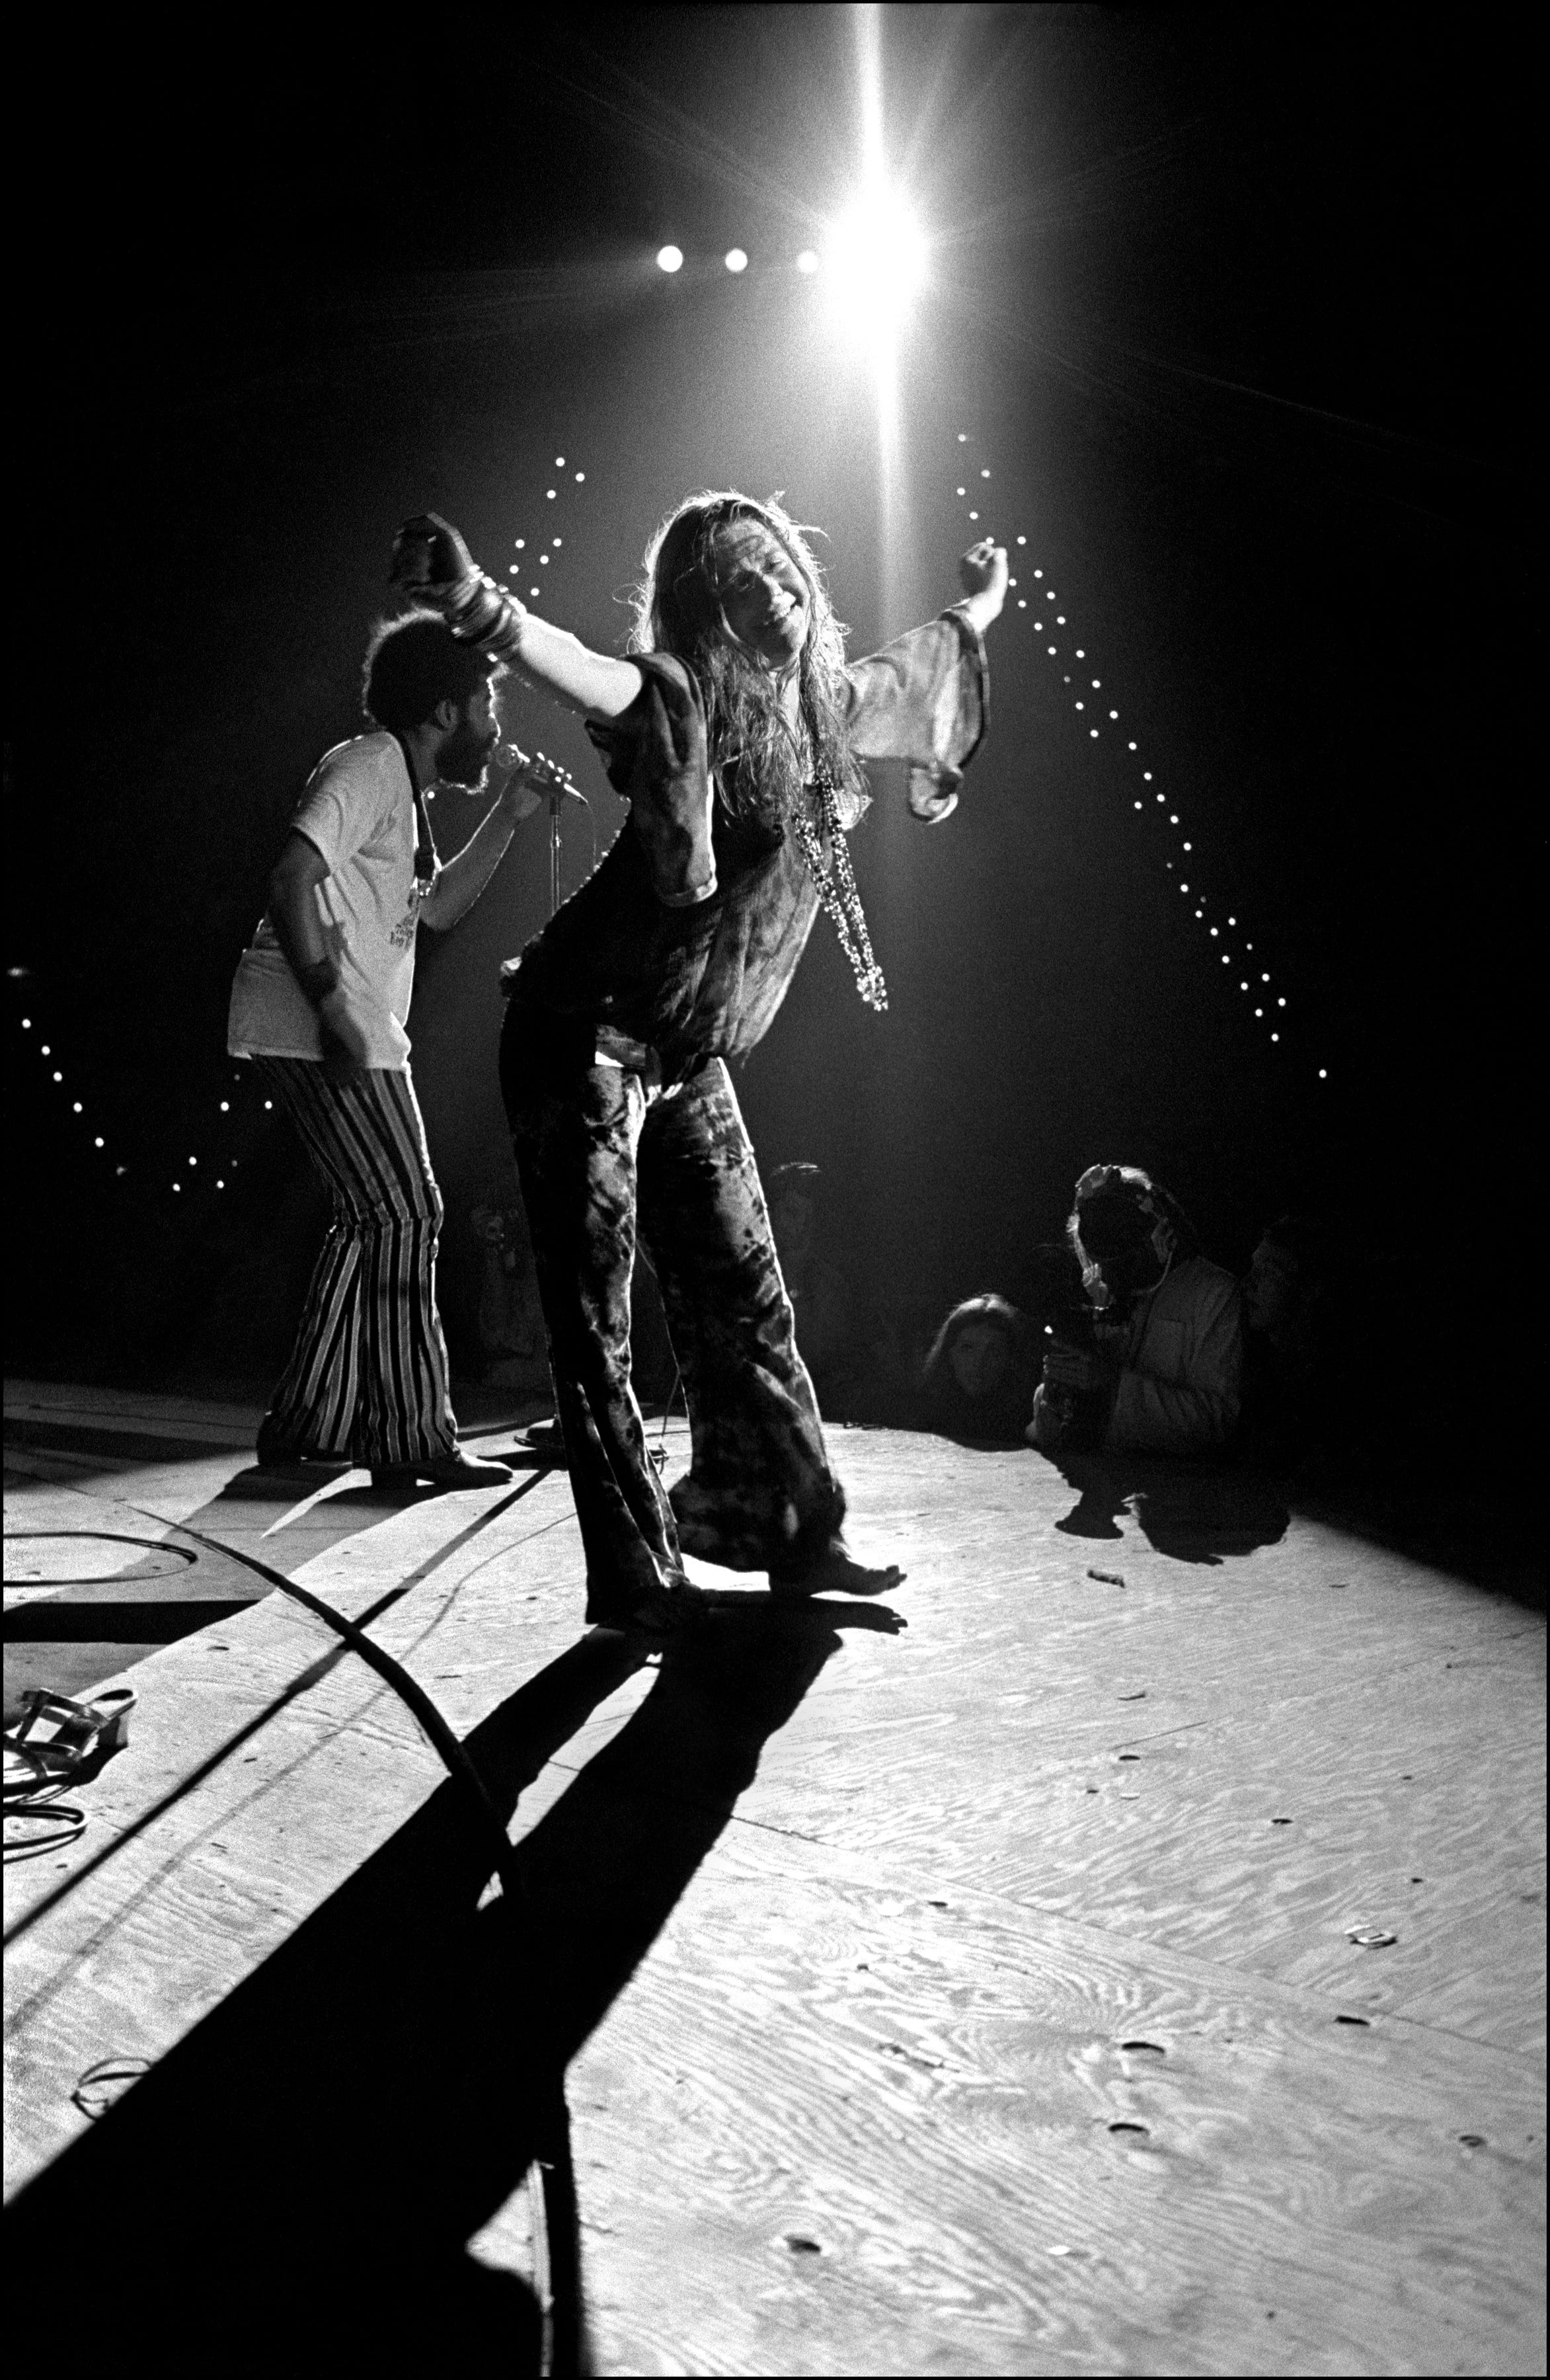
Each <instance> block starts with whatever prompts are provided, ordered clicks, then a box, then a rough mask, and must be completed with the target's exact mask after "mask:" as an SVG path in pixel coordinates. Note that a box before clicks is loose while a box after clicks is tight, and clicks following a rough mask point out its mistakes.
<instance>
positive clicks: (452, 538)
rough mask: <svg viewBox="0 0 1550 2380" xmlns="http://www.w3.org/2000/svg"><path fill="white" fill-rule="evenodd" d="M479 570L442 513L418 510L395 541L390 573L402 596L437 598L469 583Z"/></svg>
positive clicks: (407, 521)
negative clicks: (447, 591)
mask: <svg viewBox="0 0 1550 2380" xmlns="http://www.w3.org/2000/svg"><path fill="white" fill-rule="evenodd" d="M476 569H477V565H476V564H475V561H474V557H473V555H472V554H471V553H469V551H468V549H467V547H466V545H465V544H464V542H463V540H462V539H461V538H460V537H459V535H458V533H457V531H456V530H455V529H454V527H453V525H452V523H451V521H444V520H443V519H442V516H441V515H440V513H417V514H416V515H415V517H414V519H413V520H406V522H405V524H404V526H403V528H401V529H400V530H399V532H398V534H397V536H396V537H395V538H394V540H393V561H392V564H391V565H390V568H389V574H388V575H389V577H390V578H391V579H392V581H393V584H394V587H396V588H397V589H398V590H399V593H400V594H402V595H419V596H422V597H429V598H430V599H431V600H434V598H435V597H436V595H437V594H439V593H440V592H442V590H444V589H450V588H454V587H458V586H463V585H466V582H467V581H468V580H469V579H470V578H472V577H475V576H476Z"/></svg>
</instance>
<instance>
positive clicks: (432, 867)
mask: <svg viewBox="0 0 1550 2380" xmlns="http://www.w3.org/2000/svg"><path fill="white" fill-rule="evenodd" d="M503 674H504V671H503V667H502V665H501V664H500V663H499V662H494V661H491V660H490V658H489V657H488V656H486V655H485V654H483V653H480V652H478V651H477V650H473V649H472V648H471V647H470V646H469V645H467V644H466V643H464V642H460V641H459V640H458V639H457V638H455V637H454V636H453V635H452V634H451V632H450V630H449V629H448V628H447V627H446V625H444V624H443V622H442V620H441V619H440V618H439V617H438V616H437V614H435V613H431V612H427V611H424V610H416V611H413V612H411V613H408V614H407V615H406V616H405V617H403V618H400V619H396V620H393V621H390V622H386V623H384V624H382V625H380V626H379V627H378V628H377V629H376V630H375V632H374V633H373V635H372V637H371V641H370V644H369V648H368V650H367V655H366V666H365V671H364V674H363V694H364V707H365V710H366V715H367V718H368V720H369V722H370V725H371V731H372V732H371V733H369V734H368V735H357V736H354V737H352V738H351V739H350V741H349V742H347V743H345V744H336V745H335V746H334V747H333V750H332V751H330V752H326V753H325V754H324V755H323V758H322V759H321V760H320V761H319V763H318V765H317V768H316V769H315V770H314V771H313V772H312V776H311V779H310V781H309V784H308V787H307V790H306V793H305V794H304V795H303V796H302V800H301V805H300V807H299V808H298V809H297V812H296V815H295V817H294V818H293V820H292V821H291V831H290V833H289V834H288V835H287V837H286V839H285V847H284V849H283V850H282V852H281V854H280V857H279V860H278V862H277V864H276V866H275V868H274V871H273V873H272V876H271V877H270V880H269V907H268V910H267V912H266V914H265V916H264V917H263V919H262V921H261V922H260V926H259V929H258V932H257V933H256V934H255V935H254V937H253V941H252V943H251V945H250V946H249V948H248V951H247V952H246V953H244V956H243V959H242V963H241V965H239V966H238V968H237V971H236V981H235V982H234V984H233V986H232V997H231V1011H230V1016H229V1020H228V1028H227V1038H226V1046H227V1048H228V1049H229V1050H230V1051H231V1053H232V1055H233V1056H234V1057H236V1058H249V1059H251V1060H252V1062H253V1063H254V1065H255V1066H256V1067H257V1069H258V1071H259V1074H260V1076H261V1078H262V1080H263V1083H264V1086H265V1088H266V1089H268V1090H271V1091H272V1093H273V1096H274V1099H275V1100H276V1101H277V1103H278V1104H279V1105H280V1106H281V1107H283V1108H284V1109H285V1111H286V1112H287V1114H288V1115H289V1116H290V1117H291V1120H292V1122H293V1123H295V1125H296V1127H297V1131H298V1132H299V1134H300V1135H301V1139H302V1143H303V1146H304V1147H305V1148H306V1150H307V1154H308V1156H309V1159H310V1160H311V1162H312V1165H313V1167H314V1169H315V1171H316V1172H318V1174H319V1175H320V1176H321V1180H322V1181H323V1183H324V1184H326V1186H327V1188H328V1192H329V1195H330V1197H331V1198H332V1200H333V1224H332V1226H331V1228H330V1230H329V1233H328V1237H327V1239H326V1240H325V1242H324V1244H323V1250H322V1254H321V1257H319V1259H318V1264H317V1268H316V1269H315V1271H314V1272H313V1275H312V1280H311V1283H310V1286H309V1290H308V1293H307V1304H306V1307H305V1309H304V1311H303V1314H302V1318H301V1323H300V1327H299V1329H298V1330H297V1341H296V1345H295V1348H294V1349H293V1351H292V1354H291V1359H290V1362H289V1363H288V1364H287V1365H286V1366H285V1371H284V1373H283V1374H282V1376H281V1378H280V1382H279V1385H278V1387H277V1388H276V1389H275V1390H274V1394H273V1398H272V1403H271V1405H270V1409H269V1412H268V1413H267V1414H266V1415H265V1416H264V1419H263V1422H262V1424H261V1425H260V1430H259V1440H258V1454H259V1461H260V1463H261V1464H263V1465H264V1466H265V1467H273V1466H277V1465H285V1464H292V1463H305V1462H306V1461H308V1460H309V1459H310V1460H313V1461H323V1462H328V1461H331V1460H332V1461H334V1462H343V1461H348V1462H353V1463H360V1464H363V1465H369V1468H370V1471H371V1475H372V1480H373V1483H374V1484H375V1485H377V1486H381V1487H406V1488H407V1487H413V1486H414V1485H415V1484H416V1483H417V1482H418V1481H420V1480H429V1481H430V1482H431V1483H432V1484H433V1485H435V1486H436V1487H439V1488H479V1487H488V1486H491V1485H494V1484H497V1483H499V1482H500V1481H502V1480H504V1479H509V1478H510V1476H511V1473H510V1472H509V1470H508V1469H507V1468H506V1466H505V1465H504V1464H503V1463H490V1462H481V1461H479V1460H478V1459H477V1458H475V1457H473V1456H471V1455H469V1454H466V1453H465V1452H464V1451H462V1450H461V1449H460V1448H459V1446H458V1443H457V1424H456V1422H455V1420H454V1416H453V1410H452V1403H451V1400H450V1397H449V1394H448V1388H447V1351H446V1344H445V1342H444V1341H443V1339H442V1325H441V1319H440V1317H439V1316H438V1314H437V1311H436V1285H435V1274H436V1244H437V1238H438V1234H439V1233H440V1230H441V1224H442V1198H441V1193H440V1192H439V1191H438V1189H437V1187H436V1181H435V1176H434V1175H433V1174H432V1172H431V1170H430V1153H429V1151H428V1149H427V1147H426V1140H425V1126H424V1124H423V1123H422V1122H421V1120H420V1111H419V1107H418V1102H417V1100H416V1099H415V1091H414V1084H413V1082H412V1081H411V1079H410V1075H409V1037H408V1034H407V1033H406V1031H405V1025H406V1020H407V1018H408V1014H409V997H410V993H411V992H412V990H413V989H414V977H415V936H416V933H417V930H418V928H419V927H420V926H421V925H422V924H423V925H427V926H432V927H435V928H436V929H438V930H444V929H446V928H447V927H449V926H454V925H455V924H456V923H457V920H458V919H459V917H462V916H463V915H464V914H465V912H466V910H467V909H469V908H470V907H471V906H472V905H473V903H474V902H475V901H477V900H478V896H479V894H480V893H481V892H483V890H484V888H485V886H486V885H487V884H488V883H489V881H490V877H491V876H492V875H493V874H494V872H495V869H496V868H497V866H498V865H499V863H500V861H501V859H502V857H503V854H504V852H505V850H506V847H507V845H508V844H510V842H511V839H512V833H513V830H514V829H515V826H516V825H517V823H518V821H519V820H522V819H525V818H527V816H528V815H529V813H530V812H531V811H532V810H534V809H535V808H536V807H538V804H539V799H540V795H539V793H538V792H537V791H535V790H534V789H533V787H532V786H531V785H530V784H529V783H527V776H526V773H525V764H524V766H519V768H518V770H517V772H516V773H515V775H514V776H513V777H512V778H511V779H510V781H509V782H508V783H507V784H506V786H505V788H504V790H503V793H502V795H501V798H500V800H499V801H498V802H497V803H496V804H495V807H493V809H491V811H490V815H489V816H488V817H487V818H486V819H485V820H483V821H482V823H481V824H480V826H479V827H478V831H477V832H476V833H475V834H474V835H473V836H472V838H471V839H470V841H469V842H468V843H467V844H466V845H465V846H464V848H463V849H462V850H461V851H460V852H459V853H458V854H457V856H456V857H455V858H454V859H450V860H447V861H446V862H445V863H442V862H441V861H440V860H438V858H437V855H436V845H435V843H434V841H433V840H432V837H431V832H430V819H429V817H428V815H427V811H426V795H427V794H428V793H429V792H430V789H431V788H432V787H433V786H434V785H436V784H438V783H441V784H444V785H461V786H463V787H464V788H465V790H466V792H468V793H470V794H479V793H482V792H483V791H484V790H485V783H486V775H487V771H488V769H489V765H490V758H491V756H492V754H493V753H494V750H495V747H496V744H497V742H498V740H499V736H500V726H499V721H498V698H497V694H496V687H497V684H498V681H499V680H500V679H501V677H502V676H503Z"/></svg>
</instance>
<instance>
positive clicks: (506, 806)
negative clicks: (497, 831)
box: [497, 744, 550, 826]
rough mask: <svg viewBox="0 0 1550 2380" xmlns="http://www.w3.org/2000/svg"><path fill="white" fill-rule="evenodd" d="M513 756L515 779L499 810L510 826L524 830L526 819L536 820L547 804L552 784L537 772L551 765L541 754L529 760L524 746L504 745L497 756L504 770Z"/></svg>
mask: <svg viewBox="0 0 1550 2380" xmlns="http://www.w3.org/2000/svg"><path fill="white" fill-rule="evenodd" d="M513 752H515V755H516V759H515V763H514V764H513V765H512V772H511V775H510V776H509V777H508V778H507V779H506V782H505V783H504V784H503V786H502V788H501V796H500V801H499V804H498V807H499V809H500V812H501V815H502V817H503V819H504V820H505V821H506V824H507V825H508V826H520V825H521V824H522V821H523V820H524V819H530V818H531V817H532V815H533V812H534V811H535V810H536V809H538V808H539V806H540V805H541V803H542V801H543V797H544V794H545V792H546V791H547V784H548V781H547V779H546V778H545V777H544V776H541V775H539V774H538V773H536V772H537V771H540V770H547V769H548V767H549V765H550V764H549V762H548V761H547V760H545V759H544V757H543V754H542V753H541V752H537V753H535V754H534V756H533V758H532V759H530V760H529V759H528V758H527V753H526V752H524V751H523V749H522V747H521V746H520V745H514V744H503V745H502V747H501V749H500V752H499V754H498V755H497V758H498V759H499V760H500V762H501V764H502V766H503V767H504V766H505V765H506V764H507V761H508V758H509V755H510V754H512V753H513ZM530 771H531V772H534V773H529V772H530Z"/></svg>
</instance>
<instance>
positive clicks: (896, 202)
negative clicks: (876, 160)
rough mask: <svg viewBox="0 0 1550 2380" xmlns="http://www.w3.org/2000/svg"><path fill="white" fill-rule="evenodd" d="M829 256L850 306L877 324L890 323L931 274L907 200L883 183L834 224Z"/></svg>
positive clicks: (838, 290) (839, 294) (842, 298)
mask: <svg viewBox="0 0 1550 2380" xmlns="http://www.w3.org/2000/svg"><path fill="white" fill-rule="evenodd" d="M825 261H826V262H827V264H828V266H829V278H830V280H831V282H832V284H833V287H834V291H835V295H836V298H837V301H838V303H839V304H840V305H841V306H842V307H843V308H844V310H845V311H846V312H847V313H851V314H854V315H858V316H860V317H861V318H862V319H863V320H864V321H865V322H866V323H867V324H868V325H869V326H870V327H872V328H886V327H888V326H889V325H890V324H892V323H894V322H897V321H898V320H899V318H900V316H901V315H902V313H903V311H904V310H905V308H906V307H907V306H908V304H909V301H910V299H911V298H912V297H914V293H915V291H916V290H917V289H918V288H919V287H920V285H921V283H922V282H923V281H924V279H925V278H926V236H925V234H924V232H922V230H921V228H920V225H918V224H917V223H916V221H915V219H914V215H913V214H912V212H910V209H909V208H908V207H907V206H906V205H905V204H904V202H903V200H902V199H899V198H896V197H895V196H894V195H893V193H892V192H891V191H890V190H887V189H885V188H877V189H873V190H869V191H868V192H867V193H866V196H865V197H863V198H860V199H858V200H856V201H855V203H854V206H852V207H849V208H847V209H846V211H845V212H844V213H843V214H842V216H841V217H840V220H839V221H838V223H836V224H835V225H834V226H833V228H832V230H831V231H830V233H829V249H828V255H827V258H826V260H825Z"/></svg>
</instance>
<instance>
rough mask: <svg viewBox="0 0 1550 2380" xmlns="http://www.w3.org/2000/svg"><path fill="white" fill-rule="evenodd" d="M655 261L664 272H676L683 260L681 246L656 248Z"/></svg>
mask: <svg viewBox="0 0 1550 2380" xmlns="http://www.w3.org/2000/svg"><path fill="white" fill-rule="evenodd" d="M657 261H658V263H659V264H660V266H661V268H662V271H663V272H664V273H677V272H678V271H679V270H680V269H681V267H682V265H683V262H684V251H683V249H681V248H673V247H671V246H669V247H667V248H660V249H658V250H657Z"/></svg>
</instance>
